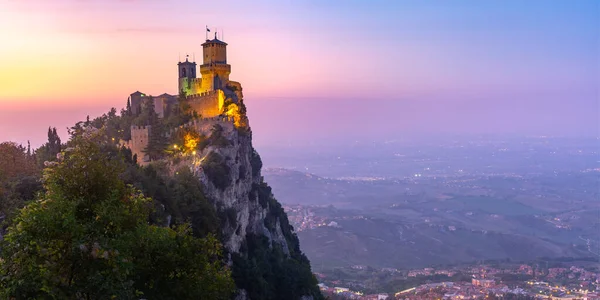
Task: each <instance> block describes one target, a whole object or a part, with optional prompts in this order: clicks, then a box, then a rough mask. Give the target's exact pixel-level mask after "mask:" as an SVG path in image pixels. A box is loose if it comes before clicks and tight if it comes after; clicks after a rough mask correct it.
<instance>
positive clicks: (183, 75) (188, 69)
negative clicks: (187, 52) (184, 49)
mask: <svg viewBox="0 0 600 300" xmlns="http://www.w3.org/2000/svg"><path fill="white" fill-rule="evenodd" d="M177 67H178V69H179V92H181V91H183V92H185V94H186V95H190V94H193V93H194V92H195V91H194V88H193V81H194V79H195V78H196V62H190V61H188V58H187V56H186V58H185V61H184V62H179V63H177Z"/></svg>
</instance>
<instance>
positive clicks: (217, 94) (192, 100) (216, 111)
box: [121, 33, 243, 164]
mask: <svg viewBox="0 0 600 300" xmlns="http://www.w3.org/2000/svg"><path fill="white" fill-rule="evenodd" d="M202 52H203V55H202V57H203V58H202V65H200V74H201V77H200V78H197V77H196V74H197V72H196V62H194V61H189V60H188V58H187V57H186V59H185V61H183V62H179V63H178V64H177V67H178V88H179V95H170V94H167V93H164V94H162V95H159V96H151V95H148V94H145V93H142V92H139V91H136V92H135V93H132V94H131V95H130V97H129V101H130V104H131V112H132V114H133V115H134V116H137V115H139V114H140V113H141V112H142V105H143V103H144V102H146V101H148V100H149V99H150V98H152V100H153V104H154V111H155V112H156V113H157V115H158V117H159V118H164V117H165V116H166V115H167V114H168V112H169V111H170V109H171V107H172V106H173V105H175V104H176V103H177V100H178V97H185V101H186V102H187V103H188V104H189V105H190V107H191V109H193V110H194V111H195V112H196V113H197V114H198V116H199V119H198V120H195V121H193V122H191V123H190V124H187V125H186V126H194V127H197V129H200V132H203V131H205V130H204V129H206V128H210V126H209V125H211V126H212V125H214V124H216V123H217V122H218V123H222V122H225V123H232V122H233V119H232V118H229V117H226V116H222V114H223V113H224V112H223V105H224V103H225V100H227V99H230V100H231V101H233V102H234V103H239V101H240V100H241V99H242V97H243V96H242V86H241V84H240V83H239V82H235V81H231V80H229V74H230V73H231V65H229V64H227V43H225V42H223V41H221V40H219V39H217V33H215V37H214V39H212V40H210V39H208V38H207V39H206V41H205V42H204V43H203V44H202ZM224 125H226V126H227V127H230V126H228V125H230V124H224ZM231 125H233V124H231ZM151 130H152V128H151V126H131V140H129V141H121V145H124V146H126V147H128V148H129V149H131V151H132V153H133V154H135V155H137V157H138V163H140V164H146V163H148V161H149V158H148V156H147V155H146V154H145V153H144V149H145V148H146V146H147V145H148V140H149V137H150V131H151Z"/></svg>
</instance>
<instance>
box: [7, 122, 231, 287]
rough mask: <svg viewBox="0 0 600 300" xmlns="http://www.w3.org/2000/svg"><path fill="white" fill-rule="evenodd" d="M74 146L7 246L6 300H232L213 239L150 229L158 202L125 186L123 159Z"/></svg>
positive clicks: (88, 142)
mask: <svg viewBox="0 0 600 300" xmlns="http://www.w3.org/2000/svg"><path fill="white" fill-rule="evenodd" d="M102 134H103V133H102ZM70 146H71V147H70V148H68V149H67V150H66V151H65V152H63V153H62V155H60V156H59V157H61V156H62V159H61V160H60V161H59V162H56V163H54V165H53V166H51V167H50V168H48V169H46V170H45V171H44V186H45V189H46V192H45V193H44V194H42V195H40V196H39V198H38V199H37V200H36V201H35V202H33V203H31V204H29V205H27V206H26V207H25V208H23V209H22V210H21V211H20V212H19V214H18V215H17V216H16V218H15V219H14V221H13V222H12V225H11V226H10V227H9V229H8V233H7V235H6V236H5V240H4V241H3V242H2V249H1V253H0V285H1V286H2V289H0V297H1V298H3V299H10V298H11V297H14V298H17V299H136V298H137V299H140V298H144V299H228V298H229V297H230V295H231V292H232V291H233V287H234V285H233V281H232V279H231V276H230V271H229V269H228V268H227V267H226V266H225V265H224V263H223V261H222V257H221V251H222V249H221V246H220V244H219V242H218V240H217V239H216V238H215V237H214V236H213V235H211V234H209V235H207V236H206V237H205V238H196V237H194V236H193V235H192V231H191V228H190V226H189V225H188V224H183V225H180V226H177V227H174V228H168V227H159V226H155V225H149V222H148V220H149V216H150V213H151V207H152V205H151V199H149V198H147V197H145V196H144V195H143V194H142V193H141V192H140V191H139V190H137V189H135V188H134V187H133V186H131V185H127V184H125V183H124V182H123V180H121V179H120V177H119V174H121V173H123V172H124V170H125V165H124V162H123V159H122V158H121V157H120V156H119V155H115V153H117V154H118V153H119V152H118V151H114V152H107V151H103V149H102V147H103V145H99V144H98V143H97V142H94V141H93V140H92V139H86V138H83V137H81V138H79V137H76V138H75V140H74V141H73V142H72V143H71V145H70Z"/></svg>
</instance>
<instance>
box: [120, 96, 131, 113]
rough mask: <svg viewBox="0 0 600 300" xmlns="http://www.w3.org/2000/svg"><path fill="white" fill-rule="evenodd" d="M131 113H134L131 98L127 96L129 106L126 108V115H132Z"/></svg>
mask: <svg viewBox="0 0 600 300" xmlns="http://www.w3.org/2000/svg"><path fill="white" fill-rule="evenodd" d="M131 113H132V112H131V99H130V98H127V108H125V115H126V116H128V117H129V116H131ZM121 115H123V114H121Z"/></svg>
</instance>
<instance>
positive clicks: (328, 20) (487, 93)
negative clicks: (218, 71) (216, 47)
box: [0, 0, 600, 146]
mask: <svg viewBox="0 0 600 300" xmlns="http://www.w3.org/2000/svg"><path fill="white" fill-rule="evenodd" d="M206 26H208V27H209V28H211V29H212V32H211V36H212V34H213V33H214V32H215V30H216V31H217V32H219V37H220V38H221V39H223V40H225V41H226V42H227V43H228V44H229V46H228V50H227V51H228V63H229V64H231V65H232V74H231V76H230V77H231V79H232V80H236V81H239V82H241V83H242V85H243V88H244V97H245V99H244V101H245V103H246V105H247V106H248V110H249V113H248V114H249V117H250V122H251V126H252V128H253V133H254V137H255V143H257V144H259V145H268V144H277V143H282V141H289V140H295V139H320V140H321V141H333V140H335V138H373V137H378V138H385V137H389V136H397V135H400V136H401V135H423V134H456V133H460V134H469V133H476V134H480V133H498V134H514V135H566V136H598V135H599V130H600V129H599V128H600V124H599V121H598V116H599V114H600V108H599V105H598V98H599V91H598V85H599V84H598V83H599V82H600V2H599V1H591V0H590V1H586V0H578V1H553V0H546V1H542V0H529V1H512V0H507V1H475V0H471V1H461V0H452V1H441V0H440V1H434V0H432V1H417V0H414V1H380V0H371V1H358V0H346V1H341V0H340V1H333V0H331V1H318V0H314V1H313V0H307V1H283V0H273V1H266V0H253V1H242V0H240V1H213V2H209V1H191V0H171V1H167V0H144V1H141V0H121V1H118V0H85V1H84V0H79V1H77V0H53V1H45V0H0V104H2V109H1V110H0V141H5V140H12V141H16V142H20V143H26V141H27V140H31V141H32V145H35V146H38V145H40V144H41V143H43V142H44V140H45V138H46V136H45V135H46V132H47V128H48V126H56V127H57V128H58V129H59V132H60V133H61V135H62V136H63V137H64V138H66V133H65V132H66V130H65V129H66V127H67V126H71V125H73V124H74V123H76V122H77V121H79V120H83V119H85V117H86V116H87V115H90V116H91V117H94V116H97V115H100V114H102V113H103V112H106V111H108V110H109V109H110V107H117V108H118V109H120V108H122V107H123V106H124V105H125V103H126V100H127V97H128V95H129V94H131V93H132V92H135V91H138V90H139V91H142V92H144V93H147V94H155V95H157V94H162V93H164V92H167V93H172V94H176V93H177V91H176V89H177V66H176V64H177V62H178V61H179V59H184V58H185V56H186V55H189V56H190V58H193V57H198V58H200V57H201V46H200V44H201V43H202V42H203V41H204V39H205V33H206V31H205V27H206ZM332 137H333V138H332Z"/></svg>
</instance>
